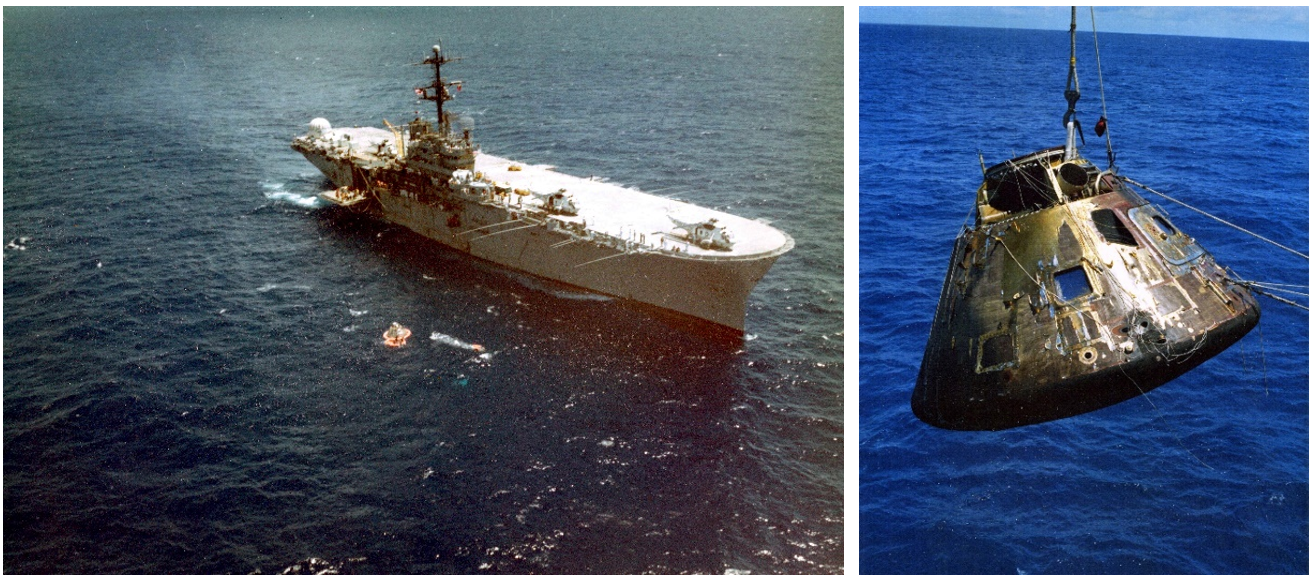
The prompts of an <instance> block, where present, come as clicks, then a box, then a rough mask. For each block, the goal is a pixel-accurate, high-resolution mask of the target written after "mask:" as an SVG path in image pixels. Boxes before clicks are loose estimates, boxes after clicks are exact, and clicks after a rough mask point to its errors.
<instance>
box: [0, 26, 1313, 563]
mask: <svg viewBox="0 0 1313 581" xmlns="http://www.w3.org/2000/svg"><path fill="white" fill-rule="evenodd" d="M842 19H843V17H842V9H839V8H830V9H768V10H745V9H706V10H689V9H676V10H653V9H640V10H605V9H508V10H491V9H440V10H429V9H319V8H315V9H308V8H303V9H169V10H160V9H117V8H115V9H108V8H107V9H13V8H6V9H5V10H4V145H5V147H4V154H5V155H4V200H3V203H4V233H3V238H4V243H5V244H6V245H7V246H6V247H5V248H4V251H3V252H4V254H3V257H4V258H3V267H4V449H3V452H4V570H5V572H6V573H238V574H242V573H249V572H253V571H262V572H278V571H282V570H284V569H285V568H288V567H290V566H293V565H296V564H298V563H299V564H301V565H302V566H303V567H308V566H310V565H311V561H309V560H310V559H319V560H321V561H315V563H322V565H320V566H327V567H331V568H335V569H337V570H341V571H343V572H356V573H475V572H496V573H673V572H696V573H715V574H719V573H725V572H752V573H835V572H841V571H842V568H843V552H844V539H843V536H842V531H843V523H844V514H843V492H842V491H843V474H844V466H843V460H842V448H843V441H844V439H843V427H844V426H843V405H844V397H843V396H844V393H843V391H844V390H843V388H844V385H843V370H844V365H843V352H844V350H843V342H844V336H843V321H844V313H843V262H842V261H843V258H842V257H843V244H844V239H843V232H842V227H841V224H842V222H843V220H842V217H843V185H842V184H843V165H842V163H843V155H842V154H843V145H842V143H843V139H842V135H843V130H844V129H843V114H842V109H843V107H842V104H843V102H842V89H843V35H842V28H843V26H842ZM439 40H441V41H442V43H443V45H444V47H445V48H447V49H448V50H450V51H451V52H452V53H454V54H458V55H461V56H463V57H465V58H464V60H463V61H461V62H460V63H458V64H456V65H453V66H451V67H450V70H449V71H444V72H449V74H450V75H451V78H454V79H460V80H463V81H465V85H464V90H463V91H462V92H461V93H460V94H459V96H458V98H457V100H456V101H453V102H452V103H450V104H449V107H450V108H451V109H453V110H455V111H456V112H458V113H460V114H461V115H462V117H463V118H464V120H465V122H466V123H468V124H471V125H473V127H474V134H475V139H476V141H478V142H479V143H480V144H481V145H482V146H483V147H484V148H485V149H486V150H487V151H489V152H491V153H494V154H497V155H502V156H506V157H510V158H512V159H519V160H523V161H525V162H529V163H546V164H552V165H555V166H557V167H558V168H559V169H560V170H562V171H564V172H566V173H571V174H575V175H584V176H587V175H595V176H600V177H601V178H604V179H608V180H611V181H613V182H617V183H623V184H626V185H632V186H636V187H639V188H641V189H644V190H647V191H651V192H654V193H658V194H663V195H668V196H671V197H675V198H679V199H683V200H687V201H691V202H694V203H698V204H701V205H706V206H711V207H715V208H719V209H724V210H728V211H731V212H734V213H738V214H740V215H745V216H749V217H753V218H761V219H765V220H770V221H772V222H773V223H774V224H775V225H776V226H777V227H779V228H780V229H782V230H784V231H786V232H788V233H790V234H791V235H792V236H793V237H794V239H795V240H796V241H797V247H796V248H795V249H794V250H793V251H792V252H791V253H790V254H788V255H786V256H784V257H783V258H781V259H780V260H779V261H778V262H777V263H776V265H775V267H774V269H773V270H772V271H771V272H770V273H769V274H768V275H767V276H766V278H765V279H764V280H763V281H762V282H761V284H760V285H759V286H758V287H757V288H756V290H755V291H754V292H753V294H752V296H751V298H750V301H749V306H748V314H747V335H746V336H745V338H744V339H743V340H742V341H725V340H723V339H721V338H716V337H713V336H709V335H707V334H706V333H703V332H699V329H696V328H688V327H687V326H685V325H682V324H680V323H678V322H677V321H674V320H672V318H670V317H667V316H663V315H661V314H659V313H654V312H651V311H650V310H647V309H642V308H636V307H634V306H632V305H629V304H626V303H624V302H621V301H614V300H610V299H607V298H606V297H601V296H598V295H593V294H590V293H586V292H581V291H579V290H578V289H570V288H563V287H561V286H559V285H555V284H552V283H549V282H545V281H541V280H538V279H533V278H531V277H527V276H524V275H519V274H515V273H512V272H508V271H506V270H504V269H501V268H499V267H496V266H492V265H488V264H484V263H479V262H477V261H472V260H470V259H469V258H467V257H465V256H462V255H460V254H458V253H455V252H452V251H449V250H447V249H445V248H444V247H441V246H439V245H437V244H435V243H432V242H429V241H427V240H425V239H422V238H420V237H418V236H415V235H413V234H411V233H409V232H408V231H406V230H404V229H401V228H397V227H392V226H387V225H384V224H380V223H377V222H372V221H369V220H363V219H358V218H354V217H352V216H351V215H348V214H346V213H343V212H339V211H336V210H335V209H333V208H325V207H321V205H320V204H319V203H318V202H317V201H316V200H315V198H314V195H315V193H316V192H318V191H320V190H321V189H324V188H326V187H327V183H326V182H325V180H324V179H323V177H322V176H321V175H320V174H319V173H318V171H317V170H315V168H314V167H313V166H311V165H310V164H309V163H308V162H306V161H305V160H304V159H303V158H302V157H301V156H300V155H299V154H297V153H296V152H294V151H292V150H291V149H290V147H289V142H290V140H291V139H292V138H293V137H294V136H296V135H299V134H301V133H302V132H303V131H304V129H305V125H306V123H307V122H309V120H310V119H312V118H314V117H319V116H323V117H326V118H328V119H329V120H330V121H331V122H332V123H334V124H335V125H374V126H378V125H381V123H382V120H383V119H388V120H390V121H392V122H393V123H397V122H399V121H404V120H408V119H409V118H410V117H411V116H413V114H414V111H416V110H424V111H427V110H428V106H429V104H428V103H417V102H416V101H415V99H414V94H413V92H412V91H411V89H412V88H413V87H414V86H416V85H421V84H424V83H426V82H427V79H428V77H426V76H425V75H426V74H427V73H426V69H424V68H423V67H414V66H411V64H412V63H416V62H418V61H420V60H421V59H423V58H424V57H425V55H426V53H427V51H428V47H430V46H431V45H433V44H434V43H436V42H438V41H439ZM692 282H695V281H692ZM393 321H397V322H401V323H402V324H404V325H406V326H407V327H409V328H411V329H412V330H413V331H414V334H413V335H412V336H411V338H410V341H409V343H408V344H407V345H406V346H405V347H404V348H401V349H390V348H386V347H384V346H383V344H382V337H381V335H382V333H383V331H384V330H385V329H387V328H388V325H389V324H390V323H391V322H393ZM475 344H478V345H481V346H483V347H484V348H485V349H486V350H485V351H483V352H479V351H476V350H474V349H473V347H472V346H473V345H475ZM1269 356H1270V357H1271V355H1269ZM1274 391H1279V390H1277V389H1275V388H1274ZM1287 494H1288V496H1293V493H1290V492H1288V493H1287ZM1288 502H1289V503H1290V504H1289V505H1288V506H1292V505H1293V504H1296V503H1297V502H1299V499H1298V498H1291V499H1290V500H1289V501H1288Z"/></svg>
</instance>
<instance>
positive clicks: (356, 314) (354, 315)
mask: <svg viewBox="0 0 1313 581" xmlns="http://www.w3.org/2000/svg"><path fill="white" fill-rule="evenodd" d="M347 311H348V312H350V313H351V316H352V317H359V316H360V315H363V314H366V313H368V312H369V311H357V310H355V309H347Z"/></svg>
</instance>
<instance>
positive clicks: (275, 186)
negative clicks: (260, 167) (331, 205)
mask: <svg viewBox="0 0 1313 581" xmlns="http://www.w3.org/2000/svg"><path fill="white" fill-rule="evenodd" d="M284 185H285V184H283V183H273V182H261V183H260V187H261V188H263V189H264V197H266V198H269V199H271V200H277V201H280V202H287V203H290V204H294V205H297V206H301V207H302V208H318V207H320V206H321V205H323V202H321V201H320V200H319V196H316V195H309V196H306V195H301V194H295V193H292V192H289V191H287V190H284V189H283V186H284Z"/></svg>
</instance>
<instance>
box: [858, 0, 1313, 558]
mask: <svg viewBox="0 0 1313 581" xmlns="http://www.w3.org/2000/svg"><path fill="white" fill-rule="evenodd" d="M1080 18H1081V25H1080V26H1081V29H1082V30H1084V31H1086V32H1083V33H1081V34H1080V37H1079V39H1078V43H1079V48H1078V56H1077V59H1078V66H1079V67H1080V69H1079V75H1080V80H1081V89H1082V99H1081V100H1080V102H1079V104H1078V107H1077V111H1078V116H1077V118H1078V119H1079V120H1081V121H1082V123H1083V124H1084V126H1085V131H1086V138H1087V139H1088V140H1089V144H1088V145H1087V146H1086V147H1085V149H1084V152H1085V154H1086V155H1087V157H1089V158H1090V159H1091V160H1092V161H1095V162H1096V163H1098V164H1099V165H1100V166H1106V165H1107V161H1106V156H1105V154H1104V143H1103V140H1102V139H1101V138H1096V137H1095V135H1094V132H1093V128H1094V124H1095V121H1097V120H1098V119H1099V116H1100V115H1101V113H1102V106H1101V104H1100V99H1099V81H1098V71H1097V70H1096V68H1095V54H1094V50H1093V45H1092V42H1091V37H1090V35H1089V34H1088V30H1089V20H1088V18H1089V17H1088V13H1087V12H1085V11H1084V10H1082V11H1081V15H1080ZM1099 43H1100V46H1099V50H1100V53H1101V57H1102V61H1103V78H1104V89H1105V91H1106V95H1107V111H1108V118H1109V127H1110V131H1111V136H1112V142H1113V146H1114V149H1115V151H1117V152H1118V158H1117V161H1118V166H1119V167H1120V169H1121V170H1122V172H1123V173H1124V174H1125V175H1127V176H1129V177H1131V178H1133V179H1136V180H1138V181H1140V182H1142V183H1144V184H1146V185H1149V186H1150V187H1153V188H1154V189H1156V190H1159V191H1162V192H1164V193H1166V194H1168V195H1171V196H1172V197H1176V198H1178V199H1182V200H1184V201H1187V202H1188V203H1191V205H1194V206H1196V207H1199V208H1201V209H1204V210H1207V211H1209V212H1210V213H1213V214H1216V215H1220V216H1222V217H1225V218H1226V219H1228V220H1229V221H1231V222H1234V223H1236V224H1238V225H1240V226H1242V227H1244V228H1247V229H1250V230H1253V231H1255V232H1258V233H1260V234H1262V235H1264V236H1267V237H1269V238H1272V239H1275V240H1278V241H1281V242H1282V243H1284V244H1286V245H1288V246H1292V247H1294V248H1297V249H1305V250H1304V251H1305V252H1307V248H1308V247H1309V244H1308V242H1309V241H1308V224H1309V214H1308V199H1309V198H1308V196H1309V192H1308V183H1309V176H1308V152H1309V144H1308V126H1309V119H1308V109H1309V103H1308V70H1309V67H1308V45H1307V44H1306V43H1288V42H1267V41H1250V40H1228V39H1213V38H1187V37H1169V36H1148V35H1127V34H1106V33H1104V34H1099ZM860 44H861V47H860V58H861V73H860V76H861V81H860V82H861V87H860V95H861V103H860V110H861V125H860V132H861V136H860V142H861V146H860V147H861V152H860V158H861V178H860V181H861V188H860V189H861V192H860V195H861V200H860V207H861V218H860V240H859V243H860V247H861V272H860V286H861V297H860V301H861V313H860V318H861V321H860V327H861V338H860V346H861V349H860V356H859V361H860V376H861V385H860V390H861V391H860V393H861V396H860V413H859V415H860V444H859V447H860V450H861V452H860V500H859V502H860V530H861V538H860V571H861V572H862V573H999V574H1020V573H1033V574H1044V573H1050V574H1058V573H1115V574H1136V573H1233V574H1241V573H1307V572H1308V564H1309V552H1308V549H1309V538H1308V514H1309V470H1308V442H1309V434H1308V426H1309V415H1308V394H1309V391H1308V386H1309V376H1308V369H1309V362H1308V353H1309V345H1308V321H1309V318H1308V312H1307V311H1304V310H1300V309H1296V308H1293V307H1289V306H1287V305H1284V304H1281V303H1278V302H1275V301H1270V300H1268V299H1266V298H1261V299H1260V302H1261V303H1262V307H1263V314H1262V319H1261V321H1260V323H1259V326H1258V328H1257V329H1255V330H1254V331H1253V332H1251V333H1250V334H1249V335H1248V336H1247V337H1245V338H1244V339H1243V340H1242V341H1240V342H1239V343H1237V344H1236V345H1234V346H1232V347H1231V348H1230V349H1229V350H1227V351H1225V352H1224V353H1222V354H1221V355H1219V356H1217V357H1216V358H1214V359H1212V360H1210V361H1208V362H1207V363H1205V364H1203V365H1202V366H1200V367H1198V368H1196V369H1195V370H1193V371H1191V372H1190V373H1188V374H1186V375H1184V376H1182V377H1181V378H1179V379H1177V380H1175V381H1172V382H1170V383H1168V384H1166V385H1163V386H1161V387H1159V388H1158V389H1156V390H1154V391H1151V392H1149V393H1148V395H1147V396H1146V397H1141V398H1137V399H1134V400H1130V401H1127V402H1124V403H1121V404H1118V405H1115V406H1112V407H1109V408H1105V409H1103V410H1100V411H1097V412H1094V413H1090V414H1086V415H1082V416H1078V417H1074V418H1069V419H1065V420H1060V421H1055V422H1050V423H1045V424H1040V425H1035V426H1029V427H1023V428H1017V429H1012V430H1006V431H1000V432H953V431H946V430H941V429H937V428H933V427H930V426H928V425H926V424H923V423H921V422H920V421H919V420H917V419H916V417H915V416H913V415H912V412H911V409H910V407H909V401H910V398H911V395H912V389H913V386H914V385H915V382H916V376H917V371H918V370H919V368H920V364H921V356H922V354H923V351H924V349H925V342H926V339H927V337H928V335H929V329H930V321H931V319H932V318H933V315H934V309H935V304H936V301H937V300H938V294H939V291H940V287H941V285H942V283H943V277H944V275H945V271H946V269H947V263H948V258H949V255H950V253H951V251H952V245H953V239H954V238H955V237H956V235H957V233H958V231H959V230H960V229H961V227H962V225H963V224H964V223H965V222H966V221H967V220H968V219H974V218H973V217H969V213H970V212H971V206H972V204H973V203H974V196H975V189H976V187H977V186H978V185H979V182H980V179H981V173H980V162H979V160H978V158H977V152H979V153H980V154H981V155H983V157H984V160H985V163H986V164H990V165H992V164H994V163H998V162H1000V161H1004V160H1006V159H1010V158H1011V157H1013V156H1014V155H1021V154H1025V153H1028V152H1031V151H1034V150H1037V149H1041V148H1045V147H1051V146H1056V145H1061V143H1062V141H1063V139H1064V132H1063V128H1062V115H1063V113H1064V112H1065V111H1066V109H1067V103H1066V101H1065V100H1064V98H1063V95H1062V92H1063V89H1064V88H1065V84H1066V76H1067V57H1068V51H1069V49H1070V45H1069V40H1068V36H1067V34H1066V33H1065V32H1061V31H1058V32H1050V31H1032V30H996V29H969V28H950V27H917V26H887V25H873V24H863V25H861V28H860ZM1146 198H1147V199H1149V200H1150V201H1151V202H1153V203H1156V204H1158V205H1159V206H1160V207H1162V208H1164V209H1165V210H1166V211H1167V212H1168V213H1169V214H1170V216H1171V219H1172V220H1173V222H1175V223H1176V225H1177V226H1179V227H1180V228H1181V229H1182V230H1183V231H1185V232H1187V233H1188V234H1190V235H1191V236H1194V237H1195V238H1196V239H1197V240H1199V242H1200V243H1201V244H1202V245H1203V246H1204V248H1206V249H1207V250H1208V251H1210V252H1211V253H1212V254H1213V255H1214V256H1215V257H1216V258H1217V259H1218V261H1219V262H1220V263H1221V264H1223V265H1226V266H1229V267H1231V268H1232V269H1234V270H1235V271H1236V272H1237V273H1238V274H1239V275H1240V276H1242V277H1245V278H1248V279H1251V280H1259V281H1265V282H1275V283H1284V284H1295V285H1307V284H1308V282H1307V281H1308V280H1309V272H1308V261H1307V260H1306V259H1304V258H1301V257H1298V256H1295V255H1293V254H1289V253H1286V252H1284V251H1281V250H1278V249H1275V248H1274V247H1272V246H1269V245H1267V244H1265V243H1262V242H1258V241H1256V240H1254V239H1253V238H1251V237H1249V236H1247V235H1245V234H1242V233H1240V232H1238V231H1236V230H1234V229H1232V228H1230V227H1227V226H1225V225H1222V224H1219V223H1217V222H1214V221H1212V220H1210V219H1208V218H1206V217H1203V216H1201V215H1199V214H1196V213H1194V212H1192V211H1190V210H1188V209H1185V208H1183V207H1181V206H1178V205H1175V204H1173V203H1171V202H1168V201H1166V200H1163V199H1161V198H1159V197H1157V196H1155V195H1152V194H1147V195H1146ZM1299 290H1300V291H1302V292H1305V293H1307V288H1303V289H1299ZM1297 298H1300V299H1302V300H1301V301H1300V302H1301V303H1302V304H1305V305H1307V304H1308V301H1307V298H1306V297H1297Z"/></svg>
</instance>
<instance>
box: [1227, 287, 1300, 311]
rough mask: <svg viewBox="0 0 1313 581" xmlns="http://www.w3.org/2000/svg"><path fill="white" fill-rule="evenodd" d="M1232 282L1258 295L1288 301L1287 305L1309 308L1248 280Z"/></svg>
mask: <svg viewBox="0 0 1313 581" xmlns="http://www.w3.org/2000/svg"><path fill="white" fill-rule="evenodd" d="M1232 282H1234V283H1236V284H1238V285H1240V286H1242V287H1245V288H1247V289H1249V292H1252V293H1254V294H1256V295H1263V296H1265V297H1267V298H1269V299H1272V300H1276V301H1281V302H1283V303H1286V304H1287V305H1290V306H1292V307H1297V308H1300V309H1304V310H1305V311H1307V310H1308V307H1307V306H1305V305H1301V304H1299V303H1297V302H1295V301H1292V300H1290V299H1285V298H1281V297H1279V296H1276V295H1274V294H1272V293H1269V292H1264V291H1261V290H1258V289H1257V288H1254V285H1252V284H1249V283H1247V282H1245V281H1240V280H1237V281H1232Z"/></svg>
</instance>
